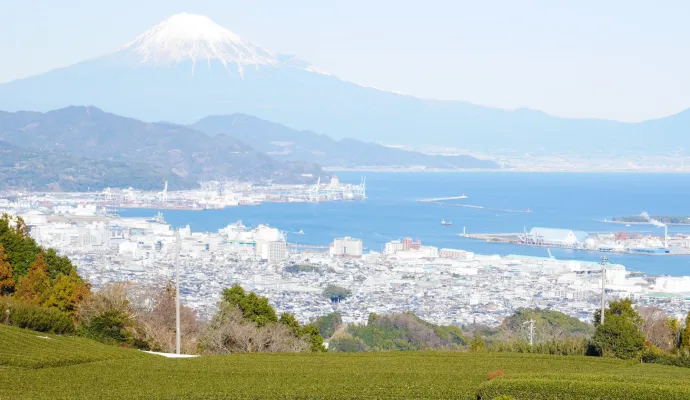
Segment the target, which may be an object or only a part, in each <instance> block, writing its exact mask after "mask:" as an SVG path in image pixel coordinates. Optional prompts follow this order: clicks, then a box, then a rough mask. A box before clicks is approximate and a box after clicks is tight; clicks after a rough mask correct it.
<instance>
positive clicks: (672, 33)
mask: <svg viewBox="0 0 690 400" xmlns="http://www.w3.org/2000/svg"><path fill="white" fill-rule="evenodd" d="M179 12H191V13H198V14H204V15H207V16H209V17H210V18H211V19H213V20H214V21H215V22H217V23H219V24H220V25H223V26H225V27H226V28H228V29H230V30H232V31H233V32H235V33H237V34H239V35H240V36H242V37H243V38H244V39H246V40H249V41H251V42H253V43H255V44H257V45H260V46H262V47H265V48H267V49H269V50H271V51H273V52H280V53H292V54H297V55H298V56H299V57H300V58H302V59H305V60H307V61H309V62H311V63H313V64H314V65H316V66H318V67H319V68H321V69H323V70H326V71H329V72H331V73H333V74H335V75H337V76H339V77H340V78H342V79H346V80H350V81H354V82H357V83H359V84H363V85H372V86H377V87H380V88H383V89H388V90H395V91H400V92H403V93H407V94H413V95H416V96H419V97H425V98H435V99H448V100H461V101H467V102H471V103H476V104H483V105H489V106H495V107H501V108H518V107H527V108H532V109H538V110H542V111H545V112H548V113H550V114H554V115H559V116H569V117H596V118H608V119H616V120H623V121H639V120H644V119H649V118H656V117H661V116H665V115H669V114H673V113H676V112H679V111H682V110H684V109H687V108H690V23H688V18H689V16H690V1H687V0H675V1H671V0H657V1H654V2H652V1H638V0H628V1H622V0H605V1H601V0H598V1H592V0H579V1H570V0H559V1H547V0H544V1H537V0H524V1H517V0H515V1H511V0H505V1H497V0H496V1H491V0H486V1H461V0H427V1H424V2H422V1H409V0H397V1H396V0H375V1H372V0H367V1H364V0H349V1H340V0H329V1H323V0H321V1H316V0H313V1H307V0H290V1H285V0H264V1H261V0H222V1H221V0H218V1H203V0H198V1H181V0H145V1H142V0H137V1H134V0H119V1H105V0H103V1H101V0H99V1H93V0H91V1H85V0H60V1H54V0H31V1H11V0H0V49H2V62H0V82H6V81H10V80H13V79H17V78H21V77H25V76H30V75H35V74H38V73H40V72H42V71H46V70H49V69H52V68H56V67H61V66H66V65H70V64H73V63H75V62H77V61H80V60H84V59H87V58H91V57H95V56H98V55H101V54H104V53H107V52H110V51H114V50H116V49H117V48H119V47H120V46H122V45H123V44H125V43H126V42H128V41H130V40H132V39H134V38H135V37H136V36H137V35H139V34H140V33H142V32H143V31H145V30H146V29H148V28H149V27H150V26H152V25H154V24H156V23H158V22H161V21H162V20H164V19H165V18H167V17H169V16H171V15H173V14H176V13H179Z"/></svg>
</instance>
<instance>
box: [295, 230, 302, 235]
mask: <svg viewBox="0 0 690 400" xmlns="http://www.w3.org/2000/svg"><path fill="white" fill-rule="evenodd" d="M296 233H297V234H298V235H304V231H303V230H301V229H300V230H299V232H296Z"/></svg>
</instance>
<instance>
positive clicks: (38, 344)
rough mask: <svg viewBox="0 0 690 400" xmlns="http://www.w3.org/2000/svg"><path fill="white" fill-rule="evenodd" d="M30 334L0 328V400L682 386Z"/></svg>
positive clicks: (468, 395)
mask: <svg viewBox="0 0 690 400" xmlns="http://www.w3.org/2000/svg"><path fill="white" fill-rule="evenodd" d="M37 336H44V335H43V334H40V333H35V332H31V331H26V330H21V329H16V328H11V327H6V326H3V325H0V382H3V384H2V385H0V399H21V398H35V399H42V398H50V399H58V398H65V399H67V398H70V399H94V398H99V399H100V398H112V399H121V398H134V399H137V398H139V399H143V398H158V399H164V398H165V399H172V398H197V399H201V398H203V399H212V398H216V399H217V398H285V397H289V398H295V397H298V398H424V397H425V398H460V399H475V398H476V397H475V396H476V393H477V388H478V387H479V386H480V385H481V384H482V383H484V382H486V379H487V373H488V372H493V371H496V370H497V369H499V368H500V369H503V370H504V372H505V375H506V376H505V378H501V379H500V381H501V382H502V383H504V384H508V385H509V384H510V382H511V381H512V380H514V381H515V382H516V384H519V383H520V380H521V379H526V378H529V379H532V378H536V379H540V378H541V379H544V380H545V381H547V382H554V381H555V382H558V381H561V380H564V379H566V380H574V381H578V382H583V381H585V382H586V381H599V382H605V383H606V384H613V385H620V386H621V387H625V386H630V385H631V384H645V383H647V384H652V385H656V384H660V385H662V386H660V387H675V388H678V387H680V388H683V385H686V386H687V382H690V370H688V369H683V368H674V367H665V366H659V365H641V364H639V363H630V362H621V361H616V360H608V359H600V358H584V357H552V356H534V355H526V354H495V353H488V354H476V353H378V354H357V355H346V354H299V355H296V354H278V355H272V354H256V355H233V356H213V357H202V358H196V359H166V358H163V357H160V356H154V355H148V354H144V353H141V352H138V351H135V350H128V349H119V348H115V347H109V346H105V345H100V344H98V343H94V342H91V341H88V340H84V339H75V338H59V337H53V339H40V338H38V337H37ZM58 365H59V366H58ZM51 366H52V367H51ZM5 382H10V384H5ZM616 382H618V383H616ZM681 390H684V389H681ZM685 394H687V397H685V396H683V397H668V395H667V396H666V398H690V389H688V391H687V392H686V393H685ZM558 398H560V397H558ZM591 398H596V397H591ZM627 398H628V399H634V398H636V397H634V396H628V397H627Z"/></svg>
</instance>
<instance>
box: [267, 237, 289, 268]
mask: <svg viewBox="0 0 690 400" xmlns="http://www.w3.org/2000/svg"><path fill="white" fill-rule="evenodd" d="M287 258H288V249H287V243H286V242H284V241H282V240H275V241H272V242H269V243H268V262H269V263H271V264H277V263H279V262H283V261H285V260H287Z"/></svg>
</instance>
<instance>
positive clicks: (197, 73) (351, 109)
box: [0, 17, 690, 155]
mask: <svg viewBox="0 0 690 400" xmlns="http://www.w3.org/2000/svg"><path fill="white" fill-rule="evenodd" d="M204 18H205V17H204ZM209 21H210V20H209ZM164 22H165V21H164ZM204 26H205V25H204ZM189 29H190V32H187V34H188V35H190V37H197V36H199V35H201V36H203V35H202V34H203V33H204V32H205V29H207V28H205V27H202V28H199V30H195V28H194V24H190V28H189ZM223 29H224V28H223ZM194 35H197V36H194ZM184 37H186V36H184ZM182 42H183V43H182V44H179V46H178V47H174V49H176V50H175V51H177V50H184V49H186V48H187V47H185V46H187V45H186V44H184V43H187V42H184V41H182ZM151 43H153V44H152V46H154V47H155V46H163V45H162V44H159V42H158V41H154V42H151ZM194 43H197V42H194ZM198 43H200V46H202V45H203V46H206V44H204V43H206V42H203V41H200V42H198ZM209 43H211V44H209V45H208V46H206V47H204V48H206V49H214V48H217V47H213V45H212V44H213V43H215V42H209ZM247 43H248V42H247ZM203 46H202V47H203ZM165 49H166V47H156V48H155V49H154V50H156V51H159V50H160V51H163V50H165ZM209 51H210V50H209ZM266 52H267V54H266V55H265V57H269V58H268V59H270V60H271V62H265V63H264V62H263V61H261V60H259V61H257V60H254V61H252V59H251V57H250V58H249V59H246V60H245V59H239V60H238V59H237V57H236V56H238V55H237V54H235V53H232V54H231V55H232V57H231V58H230V59H226V58H224V57H225V56H224V54H225V53H223V52H220V53H218V52H216V53H213V52H212V54H211V56H209V57H206V59H205V62H203V68H202V65H201V63H197V62H196V59H194V60H192V59H184V58H180V59H179V60H178V59H175V58H174V57H173V59H172V61H174V62H172V63H167V62H166V63H161V64H151V63H147V62H144V63H142V60H144V58H141V55H140V54H139V55H137V56H136V57H132V54H131V52H130V51H129V49H123V50H121V51H119V52H115V53H110V54H106V55H104V56H101V57H97V58H95V59H91V60H86V61H82V62H80V63H77V64H74V65H72V66H69V67H65V68H61V69H56V70H52V71H49V72H46V73H44V74H40V75H37V76H34V77H29V78H24V79H21V80H16V81H12V82H9V83H5V84H1V85H0V109H7V110H10V111H17V110H20V109H27V110H37V111H48V110H51V109H57V108H61V107H65V106H67V105H71V104H77V105H87V104H97V105H98V106H99V107H102V108H104V109H107V110H110V111H112V112H114V113H117V114H119V115H126V116H129V117H133V118H137V119H140V120H147V121H153V120H166V121H171V122H174V123H180V124H190V123H193V122H195V121H197V120H199V119H201V118H203V117H205V116H207V115H224V114H232V113H243V114H248V115H253V116H256V117H258V118H261V119H265V120H268V121H273V122H276V123H280V124H282V125H285V126H288V127H291V128H293V129H296V130H309V131H314V132H324V133H326V134H328V135H329V136H330V137H332V138H335V139H342V138H353V139H358V140H363V141H373V142H380V143H387V144H396V145H423V144H424V145H426V144H428V145H441V146H452V147H457V148H462V149H466V150H474V151H479V152H484V153H486V152H495V151H503V150H506V149H508V150H511V151H515V152H527V153H533V152H535V151H543V152H546V153H573V154H591V153H598V154H611V155H625V154H662V153H667V152H669V151H675V150H677V149H678V147H682V148H690V126H688V125H689V124H688V123H687V120H686V117H685V115H687V114H686V113H687V112H688V111H684V112H682V113H680V114H676V115H672V116H668V117H664V118H661V119H657V120H652V121H645V122H642V123H622V122H616V121H610V120H600V119H572V118H561V117H556V116H551V115H549V114H546V113H543V112H541V111H527V110H523V109H518V110H503V109H498V108H491V107H486V106H480V105H474V104H472V103H468V102H459V101H444V100H425V99H421V98H418V97H413V96H406V95H402V94H397V93H393V92H389V91H382V90H380V89H376V88H372V87H365V86H362V85H358V84H356V83H352V82H348V81H345V80H342V79H340V78H337V77H335V76H333V75H330V74H328V73H327V72H326V73H324V72H323V71H318V69H316V68H314V67H313V66H311V64H309V63H308V62H306V61H303V60H299V59H297V58H295V56H292V55H281V54H276V55H272V53H270V51H268V50H266ZM207 53H208V52H202V53H201V54H207ZM166 54H167V53H166ZM208 54H210V53H208ZM268 54H271V55H270V56H269V55H268ZM233 57H235V58H233ZM238 57H239V56H238ZM229 60H230V62H228V61H229ZM243 60H244V61H243ZM229 66H230V67H229ZM317 71H318V72H317ZM660 135H663V137H664V138H665V139H666V140H652V138H659V137H660Z"/></svg>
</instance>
